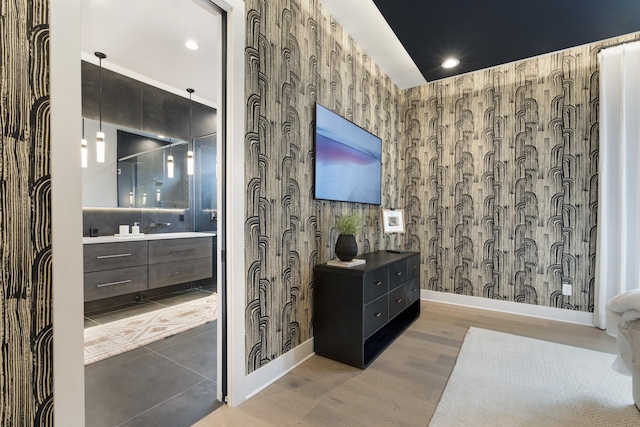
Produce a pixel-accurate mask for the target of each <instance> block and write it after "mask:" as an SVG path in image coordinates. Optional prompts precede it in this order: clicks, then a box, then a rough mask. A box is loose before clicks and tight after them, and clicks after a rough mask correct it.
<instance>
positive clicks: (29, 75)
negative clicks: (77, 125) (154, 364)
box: [0, 0, 53, 426]
mask: <svg viewBox="0 0 640 427" xmlns="http://www.w3.org/2000/svg"><path fill="white" fill-rule="evenodd" d="M0 10H1V11H2V19H0V37H1V43H2V50H1V51H0V52H1V53H0V55H1V59H0V64H1V66H0V103H1V105H0V115H1V116H2V118H1V120H0V122H1V123H2V140H1V144H0V188H1V194H0V200H1V204H0V258H1V259H2V270H1V273H0V274H2V280H1V283H2V285H1V287H0V306H1V312H2V315H1V316H0V340H1V341H2V353H1V355H0V360H1V362H2V370H1V371H0V399H1V402H0V425H3V426H34V425H37V426H49V425H53V394H52V393H53V389H52V376H53V358H52V339H53V328H52V323H51V322H52V320H51V304H52V301H51V293H52V279H51V273H52V266H51V194H50V189H51V180H50V165H49V153H50V133H49V130H50V104H49V3H48V2H47V1H41V0H35V1H26V0H19V1H12V2H6V1H3V2H2V3H1V6H0Z"/></svg>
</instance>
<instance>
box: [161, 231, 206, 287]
mask: <svg viewBox="0 0 640 427" xmlns="http://www.w3.org/2000/svg"><path fill="white" fill-rule="evenodd" d="M212 253H213V245H212V244H211V238H210V237H200V238H193V239H175V240H171V241H169V242H167V241H166V240H155V241H150V242H149V289H154V288H160V287H163V286H171V285H176V284H178V283H185V282H193V281H195V280H200V279H206V278H208V277H211V275H212V271H213V264H212V262H211V259H212Z"/></svg>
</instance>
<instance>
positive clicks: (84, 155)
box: [80, 119, 89, 168]
mask: <svg viewBox="0 0 640 427" xmlns="http://www.w3.org/2000/svg"><path fill="white" fill-rule="evenodd" d="M88 157H89V150H88V149H87V140H86V139H84V119H82V142H81V143H80V159H81V160H80V161H81V165H82V167H83V168H86V167H87V163H88Z"/></svg>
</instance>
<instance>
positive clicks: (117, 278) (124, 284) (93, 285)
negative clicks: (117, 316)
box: [84, 265, 147, 301]
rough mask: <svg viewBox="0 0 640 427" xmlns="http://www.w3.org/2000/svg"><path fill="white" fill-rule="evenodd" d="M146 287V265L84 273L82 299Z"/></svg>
mask: <svg viewBox="0 0 640 427" xmlns="http://www.w3.org/2000/svg"><path fill="white" fill-rule="evenodd" d="M146 289H147V266H146V265H143V266H140V267H128V268H118V269H115V270H106V271H96V272H92V273H85V274H84V300H85V301H93V300H97V299H102V298H109V297H114V296H117V295H123V294H128V293H132V292H140V291H144V290H146Z"/></svg>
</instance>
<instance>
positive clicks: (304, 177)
mask: <svg viewBox="0 0 640 427" xmlns="http://www.w3.org/2000/svg"><path fill="white" fill-rule="evenodd" d="M246 8H247V37H246V39H247V47H246V52H245V58H246V70H247V71H246V72H247V78H246V94H247V115H246V120H247V122H246V138H245V144H246V164H245V170H246V178H245V182H246V186H247V187H246V188H247V193H246V200H247V207H246V210H247V211H246V226H245V235H246V239H247V242H246V261H245V262H246V266H247V278H246V280H247V308H246V313H245V316H246V325H247V330H246V351H247V358H248V360H247V367H246V370H247V372H248V373H249V372H252V371H254V370H255V369H257V368H259V367H260V366H263V365H264V364H266V363H269V361H271V360H273V359H275V358H277V357H279V356H280V355H282V354H284V353H286V352H287V351H289V350H290V349H292V348H294V347H296V346H297V345H299V344H300V343H302V342H304V341H306V340H308V339H309V338H311V337H312V336H313V326H312V316H313V313H312V309H313V268H314V266H315V265H316V264H317V263H324V262H326V261H327V260H329V259H331V258H333V257H334V253H333V251H334V245H335V241H336V239H337V237H338V236H337V233H336V232H335V230H332V225H333V223H334V220H335V216H336V215H340V214H346V213H352V212H353V213H360V214H363V215H364V216H365V217H366V226H365V229H364V230H363V231H361V232H360V233H359V234H358V235H357V236H356V237H357V239H358V247H359V253H363V252H370V251H373V250H376V249H378V248H384V247H391V246H393V245H395V246H399V245H400V244H401V240H400V239H401V237H399V236H390V237H385V238H384V239H383V238H382V237H380V236H381V227H380V224H379V218H380V209H379V207H378V206H370V205H360V204H349V203H342V202H328V201H320V200H314V197H313V194H314V193H313V174H314V170H313V161H314V158H313V156H314V154H313V144H314V141H313V139H314V126H315V124H314V117H315V103H316V102H318V103H320V104H322V105H324V106H326V107H327V108H329V109H331V110H333V111H335V112H336V113H338V114H340V115H342V116H344V117H346V118H347V119H349V120H351V121H353V122H354V123H356V124H358V125H359V126H361V127H363V128H365V129H367V130H368V131H370V132H372V133H374V134H376V135H378V136H380V137H381V138H382V140H383V183H382V185H383V190H382V192H383V205H384V206H388V207H401V206H402V202H401V201H400V198H399V196H398V194H399V188H400V185H401V184H400V183H399V179H400V174H398V171H400V170H401V169H402V155H401V153H402V150H401V149H400V148H399V147H398V141H399V139H400V138H399V130H398V123H399V117H398V112H399V109H398V106H397V102H398V99H399V91H398V89H397V87H396V86H395V85H394V84H393V82H391V81H390V80H389V78H388V77H387V76H386V75H384V74H383V73H382V72H381V71H380V70H379V68H378V67H377V66H376V64H374V63H373V62H372V61H371V59H370V58H369V57H367V56H366V54H365V53H364V52H363V51H362V50H361V49H360V47H359V46H358V45H357V44H356V43H355V42H354V41H353V39H351V38H350V37H349V35H348V34H347V33H346V32H345V31H344V30H343V29H342V28H341V27H340V25H339V24H338V23H337V22H335V21H334V20H333V19H332V18H331V16H330V15H329V14H328V13H327V12H326V11H325V10H324V9H323V8H322V6H321V4H320V2H319V1H318V0H274V1H271V0H269V1H265V0H248V1H247V2H246ZM387 245H390V246H387Z"/></svg>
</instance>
